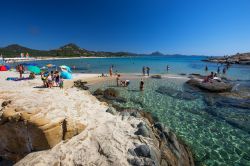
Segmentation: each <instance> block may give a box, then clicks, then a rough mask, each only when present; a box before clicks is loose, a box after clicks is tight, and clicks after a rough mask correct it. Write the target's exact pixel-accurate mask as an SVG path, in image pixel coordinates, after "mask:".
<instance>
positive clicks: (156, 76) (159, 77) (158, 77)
mask: <svg viewBox="0 0 250 166" xmlns="http://www.w3.org/2000/svg"><path fill="white" fill-rule="evenodd" d="M151 78H156V79H161V78H162V77H161V75H152V76H151Z"/></svg>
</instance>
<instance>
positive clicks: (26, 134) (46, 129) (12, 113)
mask: <svg viewBox="0 0 250 166" xmlns="http://www.w3.org/2000/svg"><path fill="white" fill-rule="evenodd" d="M1 112H2V114H1V116H0V131H1V132H0V155H1V156H5V158H6V159H10V160H13V161H18V160H19V159H21V158H22V157H23V156H25V155H26V154H28V153H30V152H32V151H40V150H45V149H49V148H52V147H54V146H55V145H56V144H58V143H59V142H61V141H62V140H66V139H70V138H72V137H73V136H75V135H77V134H79V133H80V132H81V131H83V130H84V129H85V127H86V126H85V125H83V124H81V123H74V122H73V121H72V120H71V119H66V118H62V119H58V120H56V121H50V120H49V119H46V118H44V117H43V116H41V115H39V113H31V112H28V111H25V110H23V109H21V108H13V107H10V108H4V109H2V110H1ZM17 140H18V141H17Z"/></svg>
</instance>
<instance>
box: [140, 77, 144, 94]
mask: <svg viewBox="0 0 250 166" xmlns="http://www.w3.org/2000/svg"><path fill="white" fill-rule="evenodd" d="M143 89H144V81H143V79H141V81H140V91H143Z"/></svg>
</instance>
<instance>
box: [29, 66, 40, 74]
mask: <svg viewBox="0 0 250 166" xmlns="http://www.w3.org/2000/svg"><path fill="white" fill-rule="evenodd" d="M28 70H29V71H30V72H33V73H35V74H39V73H40V72H41V70H40V69H39V67H37V66H28Z"/></svg>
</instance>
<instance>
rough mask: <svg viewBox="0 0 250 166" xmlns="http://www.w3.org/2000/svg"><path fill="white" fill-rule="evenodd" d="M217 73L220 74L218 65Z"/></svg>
mask: <svg viewBox="0 0 250 166" xmlns="http://www.w3.org/2000/svg"><path fill="white" fill-rule="evenodd" d="M217 73H218V74H220V66H219V67H218V68H217Z"/></svg>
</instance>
